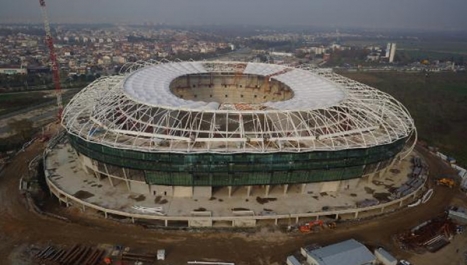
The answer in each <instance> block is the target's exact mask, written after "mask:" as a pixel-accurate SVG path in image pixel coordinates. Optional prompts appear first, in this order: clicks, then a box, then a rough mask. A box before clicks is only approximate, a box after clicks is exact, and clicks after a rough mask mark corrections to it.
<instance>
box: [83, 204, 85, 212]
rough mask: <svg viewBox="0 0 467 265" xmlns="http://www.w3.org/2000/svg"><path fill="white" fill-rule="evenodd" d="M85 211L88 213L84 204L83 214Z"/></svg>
mask: <svg viewBox="0 0 467 265" xmlns="http://www.w3.org/2000/svg"><path fill="white" fill-rule="evenodd" d="M84 211H86V206H84V204H83V212H84Z"/></svg>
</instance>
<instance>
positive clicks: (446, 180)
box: [436, 178, 456, 188]
mask: <svg viewBox="0 0 467 265" xmlns="http://www.w3.org/2000/svg"><path fill="white" fill-rule="evenodd" d="M436 185H442V186H446V187H449V188H452V187H454V185H456V183H455V182H454V180H452V179H450V178H441V179H438V180H436Z"/></svg>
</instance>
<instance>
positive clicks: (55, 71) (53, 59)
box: [39, 0, 63, 122]
mask: <svg viewBox="0 0 467 265" xmlns="http://www.w3.org/2000/svg"><path fill="white" fill-rule="evenodd" d="M39 5H40V6H41V12H42V19H43V21H44V29H45V42H46V44H47V47H48V48H49V59H50V64H51V65H52V76H53V81H54V86H55V96H56V97H57V108H58V111H57V120H58V122H60V121H61V119H62V112H63V102H62V87H61V85H60V73H59V66H58V63H57V55H56V54H55V48H54V40H53V38H52V33H51V31H50V24H49V16H48V15H47V9H46V6H45V0H39Z"/></svg>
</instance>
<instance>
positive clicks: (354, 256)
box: [308, 239, 376, 265]
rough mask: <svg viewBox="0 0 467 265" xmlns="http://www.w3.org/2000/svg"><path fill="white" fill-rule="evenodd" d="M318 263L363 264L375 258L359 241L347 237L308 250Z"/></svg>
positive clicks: (327, 264) (326, 264)
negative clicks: (346, 238)
mask: <svg viewBox="0 0 467 265" xmlns="http://www.w3.org/2000/svg"><path fill="white" fill-rule="evenodd" d="M308 255H310V256H311V257H313V258H314V259H315V260H316V261H317V262H319V265H363V264H369V263H370V262H371V261H374V260H375V259H376V258H375V256H374V255H373V254H371V252H370V251H369V250H368V249H367V248H366V247H365V246H364V245H363V244H362V243H360V242H358V241H356V240H355V239H349V240H347V241H343V242H340V243H337V244H333V245H329V246H326V247H323V248H320V249H316V250H313V251H310V252H308Z"/></svg>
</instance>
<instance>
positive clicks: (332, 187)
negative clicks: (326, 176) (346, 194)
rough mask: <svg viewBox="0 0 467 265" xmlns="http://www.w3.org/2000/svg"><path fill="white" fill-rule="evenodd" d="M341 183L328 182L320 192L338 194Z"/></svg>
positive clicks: (324, 183)
mask: <svg viewBox="0 0 467 265" xmlns="http://www.w3.org/2000/svg"><path fill="white" fill-rule="evenodd" d="M340 184H341V181H327V182H323V186H321V191H320V192H336V191H338V190H339V187H340Z"/></svg>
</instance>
